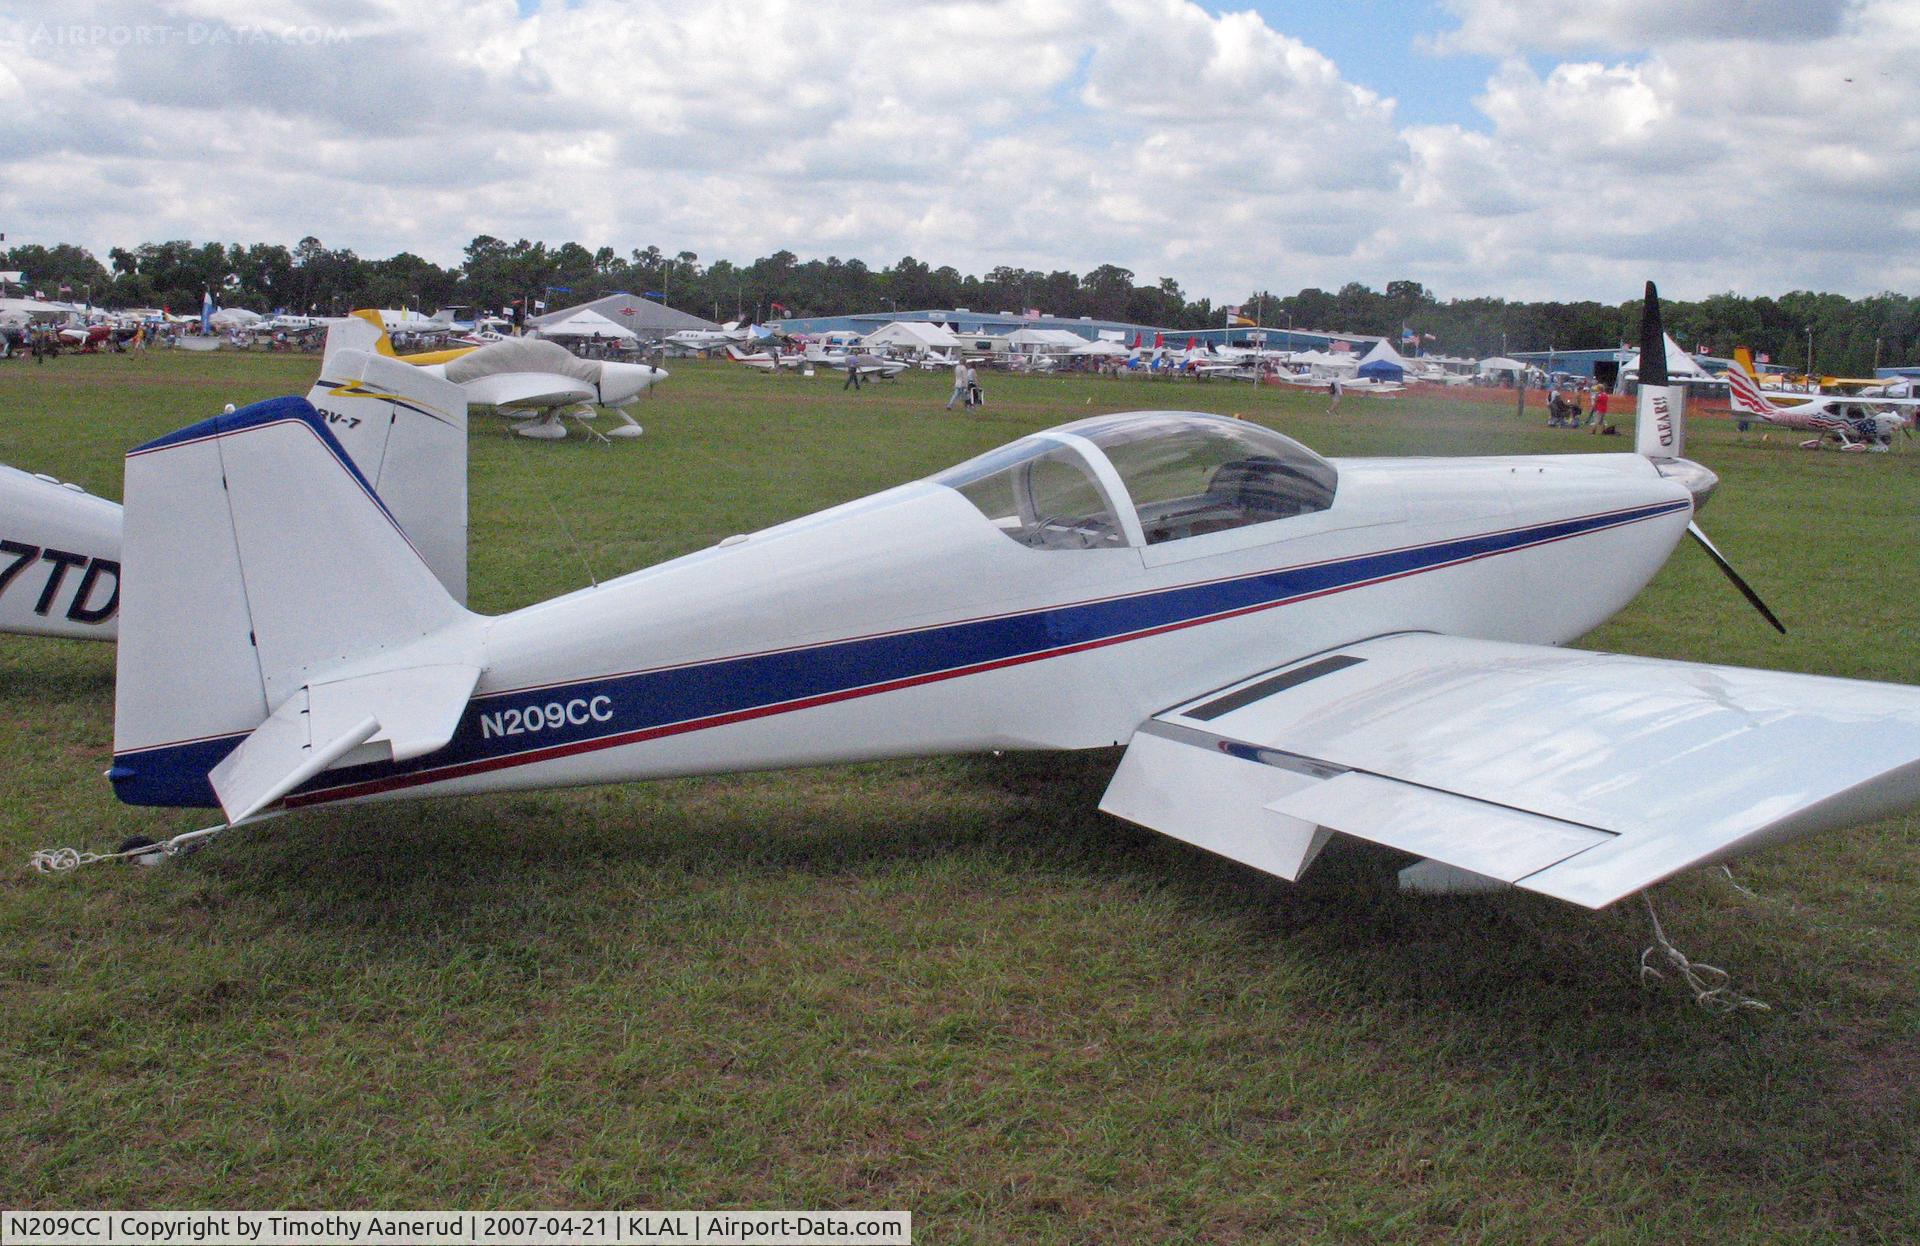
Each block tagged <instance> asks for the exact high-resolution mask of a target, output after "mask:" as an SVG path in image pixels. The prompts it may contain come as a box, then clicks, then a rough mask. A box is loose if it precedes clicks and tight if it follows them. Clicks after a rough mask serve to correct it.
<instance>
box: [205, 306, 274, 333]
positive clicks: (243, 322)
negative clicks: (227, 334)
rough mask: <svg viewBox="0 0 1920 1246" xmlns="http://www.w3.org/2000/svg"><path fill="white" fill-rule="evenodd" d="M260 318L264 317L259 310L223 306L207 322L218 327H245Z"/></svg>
mask: <svg viewBox="0 0 1920 1246" xmlns="http://www.w3.org/2000/svg"><path fill="white" fill-rule="evenodd" d="M260 319H263V317H262V316H261V315H260V313H259V312H256V311H248V310H247V309H246V308H244V307H222V308H221V309H220V310H219V311H217V312H215V313H213V315H212V316H210V317H209V318H208V320H207V323H208V324H210V325H212V326H213V327H214V328H216V329H244V328H246V327H247V326H248V325H250V324H252V323H253V322H254V321H256V320H260Z"/></svg>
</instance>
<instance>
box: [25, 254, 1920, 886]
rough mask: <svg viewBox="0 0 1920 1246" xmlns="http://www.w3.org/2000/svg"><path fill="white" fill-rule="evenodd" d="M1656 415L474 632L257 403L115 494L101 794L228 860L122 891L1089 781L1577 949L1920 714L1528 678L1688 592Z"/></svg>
mask: <svg viewBox="0 0 1920 1246" xmlns="http://www.w3.org/2000/svg"><path fill="white" fill-rule="evenodd" d="M1648 295H1649V298H1648V303H1649V312H1648V320H1649V322H1650V323H1652V324H1653V325H1654V326H1655V328H1656V329H1657V320H1658V313H1657V307H1656V306H1655V305H1654V303H1653V299H1652V287H1651V285H1649V288H1648ZM1656 340H1657V339H1656ZM1658 380H1659V378H1658V377H1649V378H1648V379H1647V383H1645V384H1643V386H1642V389H1641V395H1640V411H1641V417H1640V427H1639V439H1638V443H1637V444H1638V449H1639V451H1640V453H1635V454H1592V455H1589V454H1569V455H1558V456H1542V455H1528V456H1518V457H1506V458H1461V459H1334V460H1329V459H1325V458H1322V457H1321V456H1319V455H1318V454H1315V453H1314V452H1313V451H1311V450H1309V449H1307V448H1306V447H1305V446H1303V445H1300V444H1299V443H1297V442H1295V441H1293V440H1291V439H1289V438H1287V437H1284V436H1281V435H1279V434H1277V433H1274V432H1271V431H1269V430H1267V429H1265V428H1263V427H1260V426H1258V425H1255V424H1251V423H1247V422H1243V421H1238V420H1232V419H1228V418H1224V417H1219V416H1209V415H1197V414H1183V413H1177V412H1137V413H1133V414H1127V415H1113V416H1102V417H1096V418H1094V419H1089V420H1083V421H1080V422H1078V423H1075V424H1068V425H1065V426H1062V427H1059V428H1055V429H1051V430H1049V431H1047V432H1043V433H1038V434H1035V435H1033V436H1029V437H1025V438H1022V439H1020V440H1018V441H1016V442H1014V443H1012V444H1011V445H1008V446H1006V447H1003V448H1001V449H999V450H995V451H992V452H990V453H988V454H985V455H982V456H980V457H978V458H976V459H973V460H970V461H968V462H966V463H963V464H961V465H959V466H957V467H954V468H951V469H949V470H947V471H944V472H941V473H940V474H938V475H935V476H932V477H930V478H928V479H925V480H921V481H918V482H915V483H912V484H907V485H903V486H900V487H897V488H893V489H889V490H886V491H884V492H882V493H879V494H876V495H874V496H872V497H869V498H866V499H864V500H862V501H859V502H856V503H854V504H852V505H847V506H840V507H835V508H833V509H830V510H827V511H823V512H821V513H819V514H816V515H812V516H809V517H806V518H803V519H798V520H795V521H792V522H789V523H785V524H781V525H778V526H776V527H774V528H770V529H767V530H765V531H761V532H756V533H753V534H751V535H745V536H735V537H729V538H727V539H726V540H724V541H722V542H720V544H719V545H717V546H716V547H714V548H711V549H708V550H705V551H701V552H699V553H695V554H691V555H688V556H686V557H682V558H678V559H674V560H672V561H669V562H666V563H663V564H660V565H658V566H655V567H652V568H650V569H647V570H644V571H640V572H636V573H634V574H632V575H629V576H625V577H623V578H620V579H617V580H612V581H608V582H605V583H602V584H600V585H598V586H597V587H593V588H588V589H584V590H581V591H578V592H574V593H569V594H566V595H564V596H561V597H558V598H555V599H553V600H550V601H546V602H542V603H540V604H537V605H533V606H529V607H526V608H524V609H521V610H516V611H512V612H509V613H506V614H502V615H498V616H493V617H483V616H480V615H477V614H473V613H470V612H469V611H467V610H465V609H462V608H461V607H460V606H459V605H458V604H457V603H456V602H455V601H454V600H453V599H452V598H451V597H449V596H448V594H447V593H446V592H445V591H444V589H443V588H442V587H441V586H440V585H439V583H438V582H437V581H436V580H435V579H434V578H433V576H432V575H431V573H430V572H429V571H428V569H427V568H426V567H425V566H424V565H423V564H422V563H421V561H420V559H419V557H418V556H417V554H416V553H415V552H414V551H413V550H412V549H411V548H409V546H408V544H407V542H406V541H405V539H404V538H403V537H402V535H401V533H400V532H399V530H398V529H397V527H396V526H395V524H394V523H393V522H392V520H391V518H390V517H389V515H388V514H387V513H386V510H385V508H384V506H383V505H382V500H381V498H380V497H379V496H378V495H377V494H376V493H375V492H374V491H373V490H372V489H370V488H369V487H368V486H367V484H366V482H365V481H364V480H362V479H361V478H360V477H359V476H358V475H357V474H356V473H355V472H353V471H351V470H349V467H348V463H347V460H346V459H345V457H344V455H343V454H342V452H341V450H340V448H339V446H338V445H337V444H336V443H335V441H334V439H333V437H332V434H331V433H330V432H329V430H328V426H327V425H326V424H325V423H324V422H323V421H321V420H319V419H318V418H316V416H315V415H314V413H313V412H312V411H311V410H310V409H308V408H307V407H306V405H305V404H303V403H301V402H300V401H299V400H297V399H287V400H280V401H278V402H273V403H263V404H258V405H256V406H254V407H250V408H247V409H245V410H242V411H239V412H236V413H234V414H233V415H231V416H227V417H224V418H223V419H221V420H218V421H212V422H209V423H207V424H202V425H197V426H194V427H192V428H188V429H185V430H182V431H180V432H177V433H174V434H172V435H170V436H167V437H163V438H161V439H159V440H157V441H154V442H151V443H149V444H147V445H144V446H141V447H139V448H137V449H136V450H134V451H132V452H131V453H130V454H129V455H128V458H127V472H126V496H127V526H126V542H125V550H126V552H125V567H126V571H125V587H124V591H123V604H122V607H121V612H122V613H121V620H122V621H121V644H120V648H119V678H118V689H117V698H116V707H115V727H114V730H115V742H114V752H115V757H114V765H113V769H112V770H111V772H110V774H111V777H112V780H113V783H114V787H115V790H116V792H117V793H118V795H119V796H120V798H121V799H122V800H124V801H126V802H128V803H131V804H138V805H161V806H209V807H218V808H219V809H220V810H221V811H222V814H223V819H222V821H221V822H220V823H219V824H218V825H216V826H212V827H209V828H207V829H206V830H204V831H193V832H187V833H185V834H183V835H179V836H176V837H174V838H173V839H171V840H169V841H167V843H166V844H164V845H159V846H151V847H149V846H145V845H136V846H135V847H134V848H132V849H130V850H127V852H126V853H123V854H122V855H127V856H132V855H137V856H139V857H140V858H141V859H145V860H158V859H163V858H165V857H168V856H172V855H176V854H178V853H180V852H182V851H184V850H186V849H188V848H191V847H196V846H199V845H200V844H203V843H204V842H205V841H206V840H207V839H208V838H209V837H211V836H213V835H217V834H219V833H221V832H223V831H225V830H227V829H228V828H231V827H234V826H240V825H245V824H248V823H251V822H253V821H255V820H257V819H260V818H263V817H266V816H268V815H272V814H276V813H280V812H285V811H290V810H296V809H302V808H308V807H312V806H325V805H339V804H345V803H354V802H367V801H378V800H394V799H402V798H411V797H424V796H439V795H455V794H460V795H470V794H475V793H483V792H497V791H507V790H517V789H530V788H543V787H564V786H575V785H583V784H594V783H610V782H622V781H628V780H640V779H653V778H664V777H668V776H675V775H695V774H709V773H716V772H727V771H738V770H753V769H763V768H776V767H788V766H800V765H815V764H827V763H838V762H847V761H854V760H858V759H873V758H882V757H899V756H908V755H919V754H930V753H944V752H956V751H985V750H989V749H1081V748H1099V747H1106V746H1110V745H1114V744H1117V743H1125V744H1127V752H1126V755H1125V757H1124V759H1123V760H1122V762H1121V763H1120V767H1119V771H1118V773H1117V774H1116V775H1115V777H1114V780H1113V783H1112V785H1111V786H1110V787H1109V789H1108V791H1107V793H1106V796H1105V798H1104V799H1103V801H1102V808H1104V809H1107V810H1109V811H1111V812H1113V813H1116V814H1119V815H1120V816H1122V817H1125V818H1128V819H1131V820H1133V821H1136V822H1139V823H1142V824H1144V825H1147V826H1150V827H1154V828H1156V829H1158V830H1160V831H1163V832H1165V833H1167V834H1169V835H1173V836H1175V837H1178V838H1180V839H1183V840H1186V841H1189V842H1191V843H1195V844H1198V845H1200V846H1202V847H1205V848H1207V849H1209V850H1211V851H1213V852H1216V853H1220V854H1222V855H1225V856H1227V857H1230V858H1232V859H1234V860H1237V861H1242V862H1245V863H1247V864H1249V865H1251V866H1254V867H1255V868H1258V869H1261V870H1265V871H1267V872H1269V873H1273V874H1276V875H1279V876H1281V877H1284V878H1288V879H1292V878H1297V877H1298V876H1299V875H1300V873H1301V872H1302V871H1303V870H1305V869H1306V868H1307V866H1308V865H1309V864H1310V863H1311V862H1312V861H1313V859H1314V858H1315V856H1316V854H1318V853H1319V852H1320V850H1321V849H1322V847H1323V846H1324V845H1325V844H1326V842H1327V841H1328V840H1329V838H1330V837H1331V836H1332V835H1334V834H1336V833H1343V834H1348V835H1352V836H1356V837H1358V838H1361V839H1366V840H1372V841H1375V842H1379V843H1384V844H1389V845H1392V846H1394V847H1396V848H1400V849H1403V850H1405V851H1407V852H1410V853H1413V854H1415V855H1416V856H1418V857H1419V858H1421V862H1420V864H1418V865H1416V866H1413V867H1411V868H1410V869H1408V870H1407V871H1404V872H1403V874H1402V881H1403V884H1404V885H1406V886H1409V887H1417V888H1422V889H1428V890H1439V891H1449V890H1466V889H1481V888H1493V887H1502V886H1509V885H1510V886H1515V887H1519V888H1522V889H1525V890H1529V891H1533V892H1537V893H1541V894H1545V895H1550V896H1555V897H1558V898H1561V899H1564V900H1567V901H1570V902H1573V903H1575V904H1579V905H1584V906H1588V907H1592V908H1600V907H1603V906H1606V905H1609V904H1612V903H1614V902H1616V901H1618V900H1621V899H1623V898H1625V897H1628V896H1632V895H1634V894H1636V893H1639V892H1641V891H1644V890H1645V889H1647V888H1649V887H1652V886H1654V885H1655V884H1657V883H1659V882H1660V881H1662V880H1663V879H1666V878H1668V877H1670V876H1672V875H1674V874H1676V873H1678V872H1680V871H1683V870H1687V869H1690V868H1693V867H1696V866H1701V865H1706V864H1712V863H1717V862H1720V861H1723V860H1726V859H1728V858H1731V857H1734V856H1737V855H1739V854H1741V853H1745V852H1749V851H1752V850H1755V849H1758V848H1761V847H1764V846H1767V845H1770V844H1774V843H1779V842H1782V841H1784V840H1788V839H1792V838H1795V837H1797V836H1800V835H1805V834H1808V833H1811V832H1814V831H1821V830H1829V829H1834V828H1838V827H1842V826H1847V825H1850V824H1854V823H1858V822H1864V821H1869V820H1872V819H1875V818H1879V817H1883V816H1886V815H1888V814H1890V813H1892V812H1895V811H1897V810H1900V809H1904V808H1908V807H1912V806H1914V805H1916V804H1920V688H1912V687H1905V686H1899V685H1891V684H1880V683H1870V682H1864V681H1859V680H1845V679H1831V678H1821V677H1814V676H1807V675H1795V674H1787V673H1780V672H1773V671H1759V670H1743V669H1740V668H1735V667H1727V666H1708V665H1701V664H1696V663H1688V662H1672V661H1656V660H1652V659H1646V658H1636V657H1631V656H1627V655H1618V654H1602V653H1590V652H1581V651H1578V650H1567V649H1563V648H1560V647H1559V646H1561V645H1563V644H1565V643H1566V642H1568V641H1570V640H1572V639H1574V638H1576V637H1578V636H1580V635H1582V634H1584V633H1585V632H1587V631H1588V630H1589V629H1591V628H1593V627H1594V626H1596V625H1597V624H1599V623H1600V622H1602V621H1603V620H1605V619H1606V618H1608V617H1609V616H1611V615H1612V614H1613V613H1614V612H1615V611H1617V610H1619V609H1620V608H1621V607H1622V606H1624V605H1625V604H1626V603H1627V602H1629V601H1631V600H1632V599H1633V597H1634V596H1635V594H1637V593H1638V592H1639V590H1640V589H1641V588H1642V587H1643V586H1644V585H1645V584H1646V583H1647V582H1648V581H1649V580H1650V579H1652V578H1653V576H1654V575H1655V574H1656V573H1657V572H1658V571H1659V569H1660V568H1661V566H1662V565H1663V564H1664V563H1665V562H1666V560H1667V559H1668V557H1669V556H1670V554H1671V553H1672V550H1673V548H1674V546H1675V545H1676V544H1677V543H1678V542H1679V541H1680V540H1681V538H1682V537H1683V536H1685V535H1688V534H1689V533H1691V534H1692V535H1694V536H1695V537H1696V538H1697V539H1699V540H1700V541H1701V543H1702V545H1703V547H1704V548H1707V549H1708V550H1709V551H1710V552H1712V547H1711V545H1710V543H1708V542H1706V540H1705V538H1704V536H1703V535H1702V534H1701V533H1700V531H1699V529H1698V527H1697V526H1696V525H1695V524H1694V522H1693V520H1694V516H1695V514H1696V511H1697V509H1698V507H1699V505H1700V503H1701V502H1702V501H1704V500H1705V498H1706V497H1707V495H1708V494H1709V493H1710V492H1711V490H1712V488H1713V487H1714V485H1715V484H1716V483H1717V481H1716V479H1715V477H1714V475H1713V473H1712V472H1711V471H1709V470H1707V469H1706V468H1704V467H1702V466H1700V465H1699V464H1697V463H1692V462H1689V461H1687V460H1686V459H1684V458H1682V457H1680V456H1681V454H1682V453H1683V431H1684V430H1683V424H1682V420H1681V414H1682V410H1681V406H1680V402H1681V396H1682V393H1683V391H1682V390H1681V389H1680V388H1679V387H1675V386H1665V385H1661V384H1659V383H1658ZM1716 560H1717V561H1718V562H1719V563H1720V565H1721V567H1722V569H1723V570H1724V571H1727V572H1728V574H1729V575H1730V576H1731V577H1732V578H1733V579H1735V581H1736V583H1742V582H1740V581H1739V580H1738V577H1737V575H1733V573H1732V571H1731V568H1729V567H1727V566H1726V564H1725V562H1724V560H1720V559H1718V558H1717V554H1716ZM1746 591H1747V592H1748V593H1749V594H1750V593H1751V590H1750V589H1748V590H1746ZM366 826H367V829H368V831H369V833H372V834H376V835H377V834H382V833H387V828H383V826H382V824H381V823H379V822H377V821H375V822H372V823H366ZM46 860H48V859H47V858H42V861H43V862H45V861H46Z"/></svg>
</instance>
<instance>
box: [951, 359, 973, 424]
mask: <svg viewBox="0 0 1920 1246" xmlns="http://www.w3.org/2000/svg"><path fill="white" fill-rule="evenodd" d="M956 402H957V403H959V404H960V405H961V406H963V407H970V406H972V405H973V391H972V390H971V389H969V388H968V387H967V361H966V360H964V359H956V360H954V362H953V394H952V395H951V396H950V397H949V398H948V399H947V410H949V411H951V410H953V404H954V403H956Z"/></svg>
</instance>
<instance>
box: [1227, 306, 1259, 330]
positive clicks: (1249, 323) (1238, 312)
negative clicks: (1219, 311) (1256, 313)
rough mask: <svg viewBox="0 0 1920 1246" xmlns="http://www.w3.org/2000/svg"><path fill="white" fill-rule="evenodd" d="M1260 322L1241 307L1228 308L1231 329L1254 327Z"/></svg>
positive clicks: (1228, 324)
mask: <svg viewBox="0 0 1920 1246" xmlns="http://www.w3.org/2000/svg"><path fill="white" fill-rule="evenodd" d="M1258 323H1259V322H1258V321H1256V320H1255V319H1254V318H1253V317H1252V316H1249V315H1247V313H1246V312H1245V311H1244V310H1242V309H1241V308H1238V307H1229V308H1227V327H1228V328H1229V329H1241V328H1252V327H1253V326H1254V325H1256V324H1258Z"/></svg>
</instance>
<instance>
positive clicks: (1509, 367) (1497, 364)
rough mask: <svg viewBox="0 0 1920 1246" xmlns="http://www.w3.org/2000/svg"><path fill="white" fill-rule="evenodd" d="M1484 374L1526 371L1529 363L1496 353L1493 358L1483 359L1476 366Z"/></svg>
mask: <svg viewBox="0 0 1920 1246" xmlns="http://www.w3.org/2000/svg"><path fill="white" fill-rule="evenodd" d="M1474 370H1475V371H1476V372H1479V373H1480V374H1481V375H1482V376H1485V375H1486V374H1487V373H1489V372H1525V371H1526V370H1527V365H1526V364H1524V363H1521V362H1520V361H1519V360H1518V359H1509V358H1507V357H1506V356H1505V355H1495V356H1494V357H1493V358H1491V359H1482V360H1481V361H1480V362H1479V363H1478V364H1477V365H1476V366H1475V368H1474Z"/></svg>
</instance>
